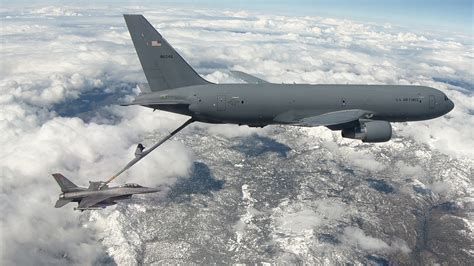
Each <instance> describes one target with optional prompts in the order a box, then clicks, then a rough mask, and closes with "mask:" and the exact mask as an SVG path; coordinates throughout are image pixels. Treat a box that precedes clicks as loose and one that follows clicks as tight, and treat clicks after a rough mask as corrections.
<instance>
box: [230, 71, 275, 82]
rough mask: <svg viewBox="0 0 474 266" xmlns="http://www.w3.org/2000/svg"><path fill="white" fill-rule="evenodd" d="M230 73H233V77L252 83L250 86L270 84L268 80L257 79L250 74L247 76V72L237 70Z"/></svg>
mask: <svg viewBox="0 0 474 266" xmlns="http://www.w3.org/2000/svg"><path fill="white" fill-rule="evenodd" d="M230 73H232V75H234V76H236V77H237V78H239V79H241V80H243V81H245V82H247V83H250V84H264V83H269V82H268V81H266V80H263V79H260V78H257V77H255V76H252V75H250V74H247V73H245V72H242V71H237V70H232V71H230Z"/></svg>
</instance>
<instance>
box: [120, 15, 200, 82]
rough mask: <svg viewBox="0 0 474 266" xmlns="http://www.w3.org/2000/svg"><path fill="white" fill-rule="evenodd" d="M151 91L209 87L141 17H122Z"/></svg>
mask: <svg viewBox="0 0 474 266" xmlns="http://www.w3.org/2000/svg"><path fill="white" fill-rule="evenodd" d="M123 17H124V18H125V22H126V23H127V27H128V31H129V32H130V36H131V37H132V41H133V45H134V46H135V50H136V51H137V54H138V58H139V59H140V63H141V64H142V68H143V71H144V72H145V76H146V79H147V80H148V84H149V86H150V89H151V90H152V91H161V90H169V89H174V88H179V87H187V86H192V85H205V84H209V82H208V81H206V80H204V79H203V78H201V76H199V74H197V73H196V71H194V69H192V67H191V66H190V65H189V64H188V63H186V61H184V59H183V58H182V57H181V56H180V55H179V54H178V53H177V52H176V51H175V50H174V49H173V47H171V45H170V44H169V43H168V42H167V41H166V40H165V39H164V38H163V37H162V36H161V35H160V33H158V31H156V29H155V28H153V26H152V25H151V24H150V23H149V22H148V21H147V20H146V19H145V17H143V16H142V15H123Z"/></svg>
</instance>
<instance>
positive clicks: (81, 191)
mask: <svg viewBox="0 0 474 266" xmlns="http://www.w3.org/2000/svg"><path fill="white" fill-rule="evenodd" d="M53 177H54V179H55V180H56V182H58V184H59V186H60V187H61V192H62V193H61V194H60V195H59V199H58V201H57V202H56V205H55V206H54V207H56V208H61V207H62V206H64V205H66V204H68V203H69V202H77V203H78V206H77V208H74V210H81V211H84V210H97V209H102V208H105V207H107V206H110V205H115V204H117V201H120V200H126V199H130V198H131V197H132V195H134V194H144V193H154V192H158V191H159V190H158V189H154V188H147V187H142V186H140V185H137V184H125V185H123V186H121V187H111V188H109V187H108V186H107V185H105V186H104V185H103V184H104V182H89V183H90V185H89V188H84V187H78V186H76V185H75V184H74V183H72V182H71V181H70V180H69V179H67V178H66V177H64V176H63V175H62V174H53Z"/></svg>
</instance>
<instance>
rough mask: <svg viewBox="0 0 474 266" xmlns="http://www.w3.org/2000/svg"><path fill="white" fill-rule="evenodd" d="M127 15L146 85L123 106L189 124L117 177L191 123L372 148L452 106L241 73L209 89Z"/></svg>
mask: <svg viewBox="0 0 474 266" xmlns="http://www.w3.org/2000/svg"><path fill="white" fill-rule="evenodd" d="M124 18H125V22H126V24H127V27H128V30H129V32H130V36H131V38H132V41H133V44H134V46H135V50H136V52H137V54H138V58H139V60H140V63H141V66H142V68H143V71H144V73H145V77H146V79H147V81H148V83H146V84H141V85H140V86H139V88H140V90H141V93H140V94H139V95H138V96H137V97H136V98H135V100H134V101H133V102H131V103H127V104H124V105H141V106H145V107H149V108H152V109H154V110H155V109H158V110H164V111H168V112H173V113H178V114H183V115H186V116H189V117H190V119H189V120H188V121H186V123H184V124H183V125H181V126H180V127H179V128H177V129H176V130H175V131H173V132H172V133H170V134H169V135H168V136H167V137H165V138H164V139H163V140H162V141H160V142H159V143H157V144H156V145H154V146H152V147H151V148H150V149H148V150H144V149H143V146H142V145H141V146H139V147H137V152H136V153H135V155H136V157H135V158H134V159H133V160H132V161H131V162H130V163H129V164H127V166H126V167H125V168H124V169H122V170H121V171H120V172H119V173H118V174H120V173H121V172H123V171H125V170H126V169H128V168H129V167H131V166H132V165H133V164H135V163H136V162H138V161H139V160H140V159H142V158H143V157H145V156H146V155H147V154H149V153H150V152H151V151H153V149H155V148H156V147H158V146H159V145H161V144H162V143H163V142H164V141H166V140H167V139H169V138H171V137H172V136H173V135H174V134H176V133H177V132H178V131H180V130H181V129H183V128H185V127H186V126H187V125H189V124H190V123H192V122H195V121H198V122H204V123H216V124H224V123H227V124H238V125H248V126H250V127H264V126H267V125H277V124H278V125H291V126H303V127H316V126H325V127H327V128H329V129H331V130H340V131H341V134H342V137H344V138H350V139H358V140H361V141H363V142H369V143H373V142H384V141H388V140H390V139H391V137H392V126H391V124H390V123H391V122H405V121H419V120H426V119H432V118H436V117H439V116H442V115H444V114H446V113H448V112H450V111H451V110H452V109H453V108H454V103H453V102H452V101H451V100H450V99H449V98H448V97H447V96H446V95H445V94H444V93H443V92H441V91H439V90H437V89H434V88H430V87H426V86H414V85H404V86H400V85H345V84H344V85H342V84H314V85H310V84H274V83H270V82H267V81H265V80H263V79H260V78H257V77H254V76H252V75H250V74H246V73H242V72H238V71H237V72H234V74H237V75H238V76H239V77H240V79H242V80H243V81H245V82H246V83H243V84H214V83H211V82H209V81H207V80H205V79H203V78H202V77H201V76H200V75H199V74H197V73H196V71H194V69H193V68H192V67H191V66H190V65H189V64H188V63H187V62H186V61H185V60H184V59H183V57H181V56H180V55H179V54H178V53H177V52H176V50H175V49H173V47H172V46H171V45H170V44H169V43H168V42H167V41H166V40H165V38H163V36H162V35H161V34H160V33H159V32H158V31H157V30H156V29H155V28H154V27H153V26H152V25H151V24H150V23H149V22H148V21H147V20H146V19H145V18H144V17H143V16H142V15H124ZM295 56H297V55H295ZM207 60H209V59H207ZM118 174H117V175H118ZM117 175H115V176H113V177H112V178H111V179H113V178H115V177H116V176H117Z"/></svg>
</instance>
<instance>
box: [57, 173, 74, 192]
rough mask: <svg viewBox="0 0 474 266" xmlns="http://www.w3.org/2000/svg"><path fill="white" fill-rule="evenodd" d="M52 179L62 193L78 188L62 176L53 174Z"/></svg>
mask: <svg viewBox="0 0 474 266" xmlns="http://www.w3.org/2000/svg"><path fill="white" fill-rule="evenodd" d="M53 177H54V179H56V182H58V185H59V186H60V187H61V191H62V192H68V191H72V190H76V189H77V188H79V187H78V186H76V185H75V184H74V183H73V182H71V181H69V179H67V178H66V177H64V176H63V175H62V174H53Z"/></svg>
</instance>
